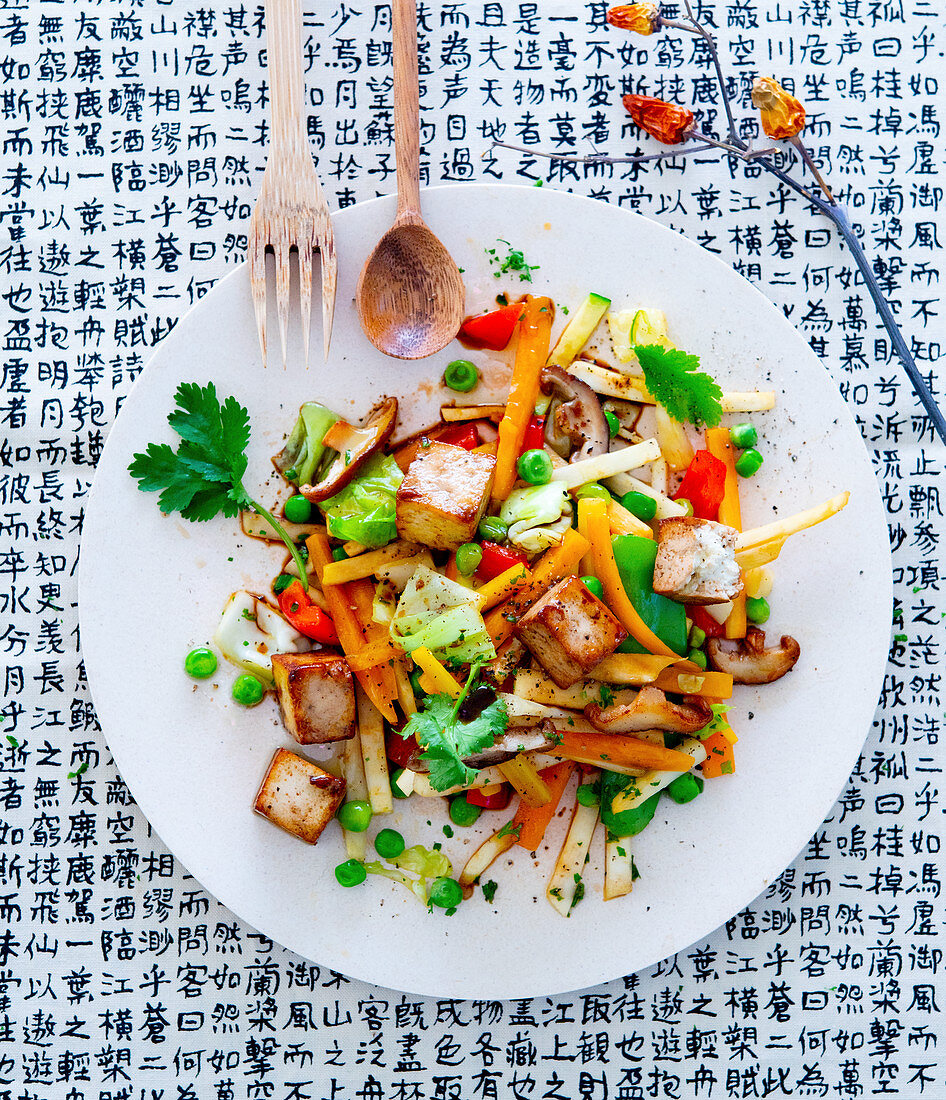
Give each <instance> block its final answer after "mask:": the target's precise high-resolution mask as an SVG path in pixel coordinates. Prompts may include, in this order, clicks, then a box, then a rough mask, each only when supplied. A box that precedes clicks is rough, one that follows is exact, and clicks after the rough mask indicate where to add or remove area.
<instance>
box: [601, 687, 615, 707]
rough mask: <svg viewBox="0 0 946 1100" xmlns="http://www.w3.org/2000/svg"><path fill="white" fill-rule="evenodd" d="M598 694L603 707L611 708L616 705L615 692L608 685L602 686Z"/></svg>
mask: <svg viewBox="0 0 946 1100" xmlns="http://www.w3.org/2000/svg"><path fill="white" fill-rule="evenodd" d="M598 694H599V695H600V697H601V705H602V706H603V707H610V706H611V705H612V704H613V703H614V692H613V691H612V690H611V688H610V687H608V685H607V684H602V685H601V688H600V689H599V691H598Z"/></svg>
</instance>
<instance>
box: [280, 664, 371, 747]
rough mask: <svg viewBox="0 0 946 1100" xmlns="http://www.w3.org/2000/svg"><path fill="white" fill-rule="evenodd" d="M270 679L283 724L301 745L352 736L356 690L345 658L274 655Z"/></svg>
mask: <svg viewBox="0 0 946 1100" xmlns="http://www.w3.org/2000/svg"><path fill="white" fill-rule="evenodd" d="M273 679H274V680H275V681H276V697H277V698H278V699H279V707H280V710H281V711H282V720H283V721H284V722H285V723H286V729H287V730H288V731H289V735H290V736H291V737H293V738H294V739H295V740H296V741H298V742H299V744H300V745H324V744H326V743H328V742H329V741H345V740H347V739H348V738H349V737H354V736H355V686H354V683H353V681H352V675H351V670H350V669H349V667H348V662H347V661H346V660H345V658H344V657H337V656H334V655H326V654H324V653H274V654H273Z"/></svg>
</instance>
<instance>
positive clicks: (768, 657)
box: [706, 626, 801, 684]
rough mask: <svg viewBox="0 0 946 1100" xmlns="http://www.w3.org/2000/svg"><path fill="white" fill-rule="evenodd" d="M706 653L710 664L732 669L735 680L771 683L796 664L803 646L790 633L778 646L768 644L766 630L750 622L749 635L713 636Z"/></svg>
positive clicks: (741, 682) (707, 645)
mask: <svg viewBox="0 0 946 1100" xmlns="http://www.w3.org/2000/svg"><path fill="white" fill-rule="evenodd" d="M706 656H707V658H708V660H709V663H710V666H711V667H712V668H714V669H716V670H717V671H718V672H728V673H729V675H730V676H732V678H733V683H734V684H771V683H773V682H774V681H775V680H779V679H781V677H782V676H784V675H785V673H786V672H788V671H789V669H791V668H793V667H794V665H795V662H796V661H797V660H798V658H799V657H800V656H801V646H799V644H798V642H796V641H795V639H794V638H792V637H791V636H790V635H788V634H783V635H782V637H781V640H780V641H779V644H778V645H777V646H776V645H773V646H766V644H765V631H764V630H760V629H759V628H758V627H757V626H750V627H749V629H748V630H747V631H746V636H745V638H734V639H728V638H710V639H709V641H708V642H707V643H706Z"/></svg>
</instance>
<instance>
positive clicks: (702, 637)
mask: <svg viewBox="0 0 946 1100" xmlns="http://www.w3.org/2000/svg"><path fill="white" fill-rule="evenodd" d="M687 641H688V642H689V643H690V645H691V646H693V647H694V648H695V649H699V648H700V647H701V646H702V645H703V643H704V642H705V641H706V631H705V630H701V629H700V628H699V627H698V626H697V625H696V623H690V633H689V634H688V635H687Z"/></svg>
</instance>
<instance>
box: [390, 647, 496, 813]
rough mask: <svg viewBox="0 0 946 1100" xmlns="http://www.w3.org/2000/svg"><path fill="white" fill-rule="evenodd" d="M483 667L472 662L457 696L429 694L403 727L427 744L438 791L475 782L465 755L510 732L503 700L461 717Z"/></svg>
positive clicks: (426, 758) (428, 762)
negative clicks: (466, 700)
mask: <svg viewBox="0 0 946 1100" xmlns="http://www.w3.org/2000/svg"><path fill="white" fill-rule="evenodd" d="M479 670H480V665H479V662H475V663H474V664H473V665H471V667H470V674H469V676H468V677H467V680H466V685H465V686H464V688H463V691H462V692H461V693H460V696H459V698H457V699H451V698H450V696H449V695H447V694H444V693H441V694H439V695H428V696H427V697H426V698H425V699H424V703H423V710H422V711H418V712H417V713H416V714H412V715H411V717H410V719H409V720H408V722H407V724H406V725H405V726H404V729H403V730H401V736H402V737H410V735H411V734H413V735H414V736H415V738H416V739H417V743H418V745H421V746H423V747H425V749H426V751H425V752H424V754H423V755H422V756H421V759H422V760H423V761H424V763H425V764H426V765H427V767H428V768H429V769H430V785H431V786H432V787H433V788H434V789H435V790H438V791H445V790H448V789H449V788H450V787H457V786H462V785H464V784H466V783H472V782H473V780H474V778H475V777H476V772H475V771H474V770H473V769H472V768H469V767H467V765H466V764H464V763H463V759H462V758H463V757H464V756H471V755H472V754H473V753H476V752H480V751H481V750H482V749H486V748H489V747H490V746H491V745H492V744H493V742H494V741H495V740H496V738H497V737H501V736H502V734H504V733H505V732H506V725H507V723H508V721H509V718H508V715H507V714H506V704H505V703H504V702H503V701H502V699H494V700H493V702H492V703H490V704H489V706H487V707H484V708H483V709H482V710H481V711H480V713H479V714H477V715H476V716H475V717H474V718H471V719H470V720H469V721H466V722H464V721H462V720H461V719H460V717H459V714H460V709H461V708H462V706H463V703H464V701H465V699H466V697H467V696H468V695H469V693H470V690H471V688H472V687H473V684H474V681H475V680H476V677H477V675H478V673H479Z"/></svg>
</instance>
